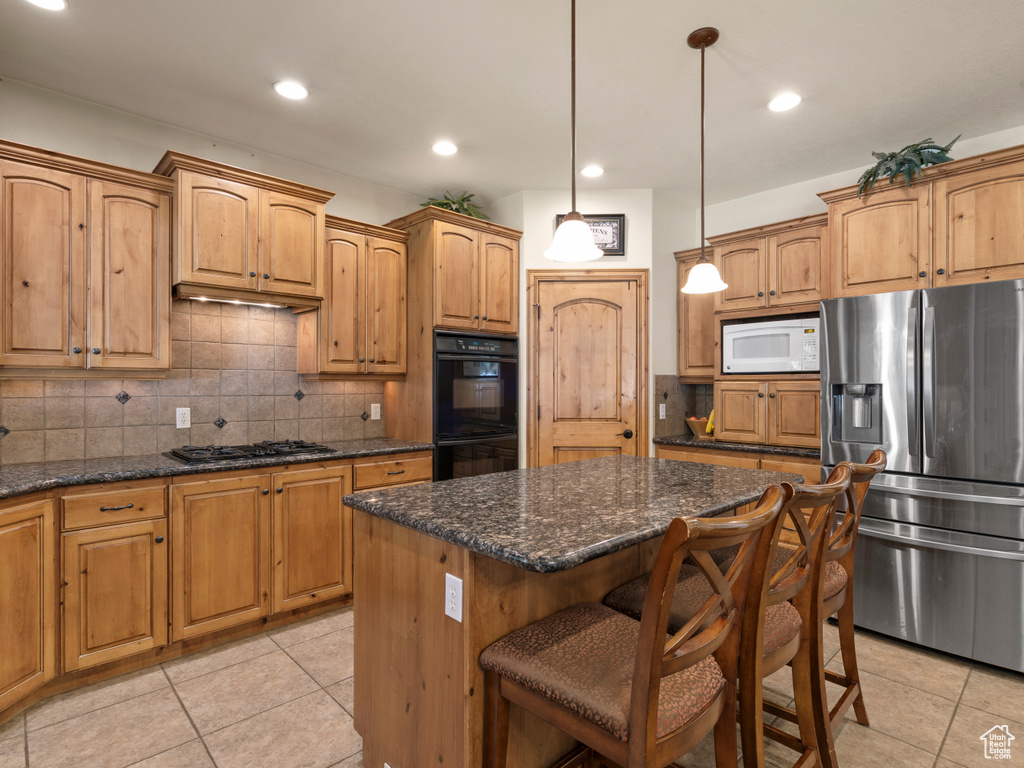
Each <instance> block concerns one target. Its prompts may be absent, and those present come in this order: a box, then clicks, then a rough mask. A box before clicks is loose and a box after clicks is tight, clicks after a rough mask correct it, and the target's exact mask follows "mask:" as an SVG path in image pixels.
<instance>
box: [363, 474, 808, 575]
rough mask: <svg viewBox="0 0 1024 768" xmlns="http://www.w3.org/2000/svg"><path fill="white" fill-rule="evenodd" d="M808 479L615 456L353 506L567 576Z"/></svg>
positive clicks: (392, 492)
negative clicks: (693, 519)
mask: <svg viewBox="0 0 1024 768" xmlns="http://www.w3.org/2000/svg"><path fill="white" fill-rule="evenodd" d="M785 480H791V481H799V480H800V476H799V475H790V474H783V473H779V472H764V471H761V470H759V469H734V468H732V467H718V466H713V465H710V464H695V463H692V462H687V461H674V460H670V459H649V458H641V457H636V456H612V457H608V458H603V459H590V460H589V461H577V462H572V463H570V464H559V465H557V466H552V467H537V468H532V469H520V470H516V471H513V472H498V473H495V474H491V475H482V476H479V477H469V478H463V479H459V480H448V481H446V482H443V483H433V484H431V485H417V486H409V487H406V488H392V489H386V490H378V491H365V492H363V493H357V494H353V495H351V496H346V497H345V503H346V504H348V505H350V506H352V507H354V508H356V509H359V510H362V511H364V512H367V513H369V514H371V515H375V516H377V517H381V518H384V519H385V520H391V521H393V522H396V523H399V524H401V525H404V526H406V527H407V528H413V529H415V530H417V531H422V532H423V533H426V534H429V535H431V536H434V537H435V538H438V539H441V540H443V541H449V542H452V543H453V544H458V545H459V546H461V547H465V548H466V549H469V550H471V551H473V552H479V553H481V554H484V555H488V556H490V557H493V558H496V559H498V560H503V561H505V562H507V563H511V564H513V565H516V566H519V567H520V568H523V569H525V570H529V571H539V572H541V573H545V572H551V571H561V570H565V569H567V568H572V567H573V566H576V565H579V564H580V563H584V562H586V561H588V560H593V559H594V558H597V557H600V556H601V555H606V554H608V553H610V552H616V551H618V550H620V549H625V548H626V547H629V546H632V545H634V544H637V543H639V542H642V541H646V540H648V539H652V538H654V537H655V536H659V535H661V534H662V533H664V532H665V530H666V529H667V528H668V525H669V523H670V522H671V521H672V519H673V518H675V517H678V516H680V515H692V516H697V517H703V516H708V515H715V514H718V513H720V512H723V511H725V510H727V509H732V508H733V507H736V506H739V505H740V504H746V503H747V502H750V501H754V500H756V499H757V498H759V497H760V495H761V493H762V492H763V491H764V489H765V488H766V487H767V486H769V485H771V484H772V483H779V482H783V481H785Z"/></svg>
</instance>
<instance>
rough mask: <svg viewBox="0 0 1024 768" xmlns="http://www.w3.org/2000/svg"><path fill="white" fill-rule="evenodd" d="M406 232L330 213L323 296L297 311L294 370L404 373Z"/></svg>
mask: <svg viewBox="0 0 1024 768" xmlns="http://www.w3.org/2000/svg"><path fill="white" fill-rule="evenodd" d="M406 239H407V235H406V234H405V233H404V232H400V231H398V230H392V229H386V228H384V227H373V226H371V225H368V224H361V223H359V222H354V221H347V220H345V219H337V218H334V217H328V228H327V237H326V247H325V256H324V263H325V274H326V281H325V285H324V301H323V304H322V305H321V307H320V310H319V311H318V312H308V313H304V314H301V315H299V319H298V323H299V342H298V345H299V348H298V359H299V372H300V373H341V374H353V373H355V374H364V373H368V374H391V375H394V374H403V373H405V371H406V359H407V351H406V350H407V345H408V341H407V337H408V306H407V302H406V294H407V291H408V279H409V278H408V259H407V252H406V244H405V241H406Z"/></svg>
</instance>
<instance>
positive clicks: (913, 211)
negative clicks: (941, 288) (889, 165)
mask: <svg viewBox="0 0 1024 768" xmlns="http://www.w3.org/2000/svg"><path fill="white" fill-rule="evenodd" d="M930 200H931V186H930V185H920V186H916V187H909V188H908V187H904V186H900V187H895V188H892V189H882V190H879V191H877V192H871V193H869V194H868V195H867V196H865V197H864V198H852V199H849V200H840V201H839V202H836V203H832V204H831V205H830V206H829V208H828V227H829V232H830V233H831V234H830V238H831V240H832V262H833V263H832V296H833V298H838V297H840V296H862V295H864V294H869V293H887V292H889V291H906V290H912V289H914V288H927V287H928V285H929V281H928V272H929V270H930V268H931V266H930V265H931V238H930V236H929V232H930V222H929V216H930V211H929V209H930V205H929V204H930Z"/></svg>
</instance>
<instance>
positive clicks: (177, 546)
mask: <svg viewBox="0 0 1024 768" xmlns="http://www.w3.org/2000/svg"><path fill="white" fill-rule="evenodd" d="M264 490H269V488H268V486H267V478H263V477H241V478H233V479H225V480H208V481H205V482H199V483H187V484H184V485H174V486H172V487H171V606H172V611H171V633H172V638H171V639H172V640H175V641H177V640H184V639H186V638H189V637H196V636H198V635H205V634H207V633H209V632H214V631H216V630H218V629H225V628H226V627H232V626H234V625H236V624H242V623H244V622H246V621H251V620H253V619H258V618H259V617H260V616H266V615H267V614H268V613H269V612H270V537H271V533H270V504H269V499H268V498H267V497H266V496H264V495H263V491H264Z"/></svg>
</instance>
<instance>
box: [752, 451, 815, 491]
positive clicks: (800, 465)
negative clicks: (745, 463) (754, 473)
mask: <svg viewBox="0 0 1024 768" xmlns="http://www.w3.org/2000/svg"><path fill="white" fill-rule="evenodd" d="M761 469H764V470H767V471H769V472H790V473H792V474H794V475H803V478H804V482H805V483H806V484H808V485H817V484H818V483H820V482H822V478H821V465H820V464H819V463H818V462H816V461H815V460H814V459H802V458H798V457H796V456H771V457H770V458H769V457H768V455H766V456H765V457H764V458H762V459H761Z"/></svg>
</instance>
